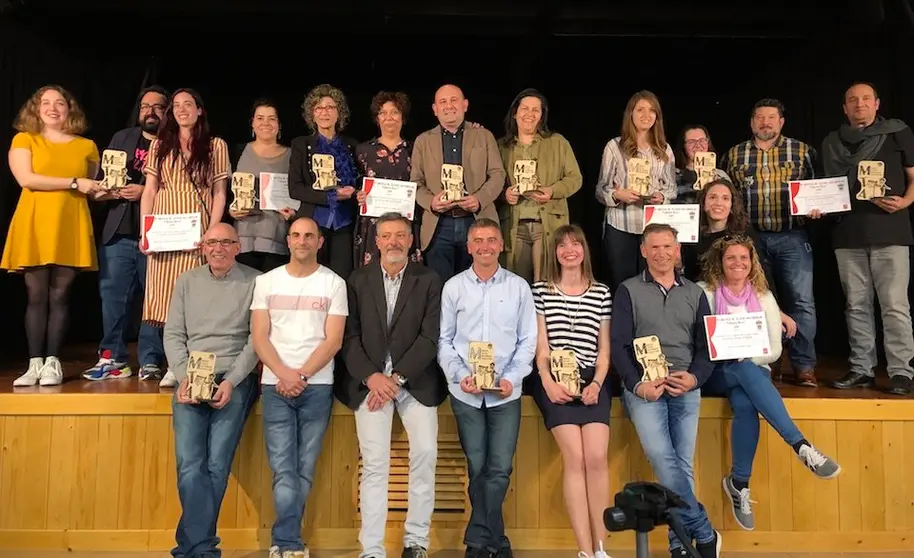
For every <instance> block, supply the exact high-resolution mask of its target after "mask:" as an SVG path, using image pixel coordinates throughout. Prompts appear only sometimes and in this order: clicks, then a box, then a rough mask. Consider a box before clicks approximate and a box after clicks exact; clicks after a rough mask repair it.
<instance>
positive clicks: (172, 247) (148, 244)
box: [143, 213, 203, 252]
mask: <svg viewBox="0 0 914 558" xmlns="http://www.w3.org/2000/svg"><path fill="white" fill-rule="evenodd" d="M200 228H201V227H200V214H199V213H173V214H169V215H146V216H145V217H144V219H143V247H144V248H145V249H146V251H147V252H181V251H184V250H192V249H194V248H197V247H198V245H199V243H200V237H201V236H202V235H203V232H202V231H201V230H200Z"/></svg>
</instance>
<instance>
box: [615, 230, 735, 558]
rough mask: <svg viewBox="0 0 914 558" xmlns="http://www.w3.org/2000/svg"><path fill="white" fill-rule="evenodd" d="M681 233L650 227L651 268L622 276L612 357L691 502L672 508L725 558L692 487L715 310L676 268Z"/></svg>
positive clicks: (649, 437) (674, 544) (656, 456)
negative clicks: (660, 370) (657, 354)
mask: <svg viewBox="0 0 914 558" xmlns="http://www.w3.org/2000/svg"><path fill="white" fill-rule="evenodd" d="M676 234H677V232H676V229H674V228H673V227H671V226H669V225H664V224H659V223H652V224H650V225H648V226H646V227H644V233H643V236H642V238H641V255H642V257H643V258H644V259H645V260H646V261H647V269H646V270H644V271H642V272H641V274H639V275H636V276H635V277H632V278H630V279H627V280H625V281H623V282H622V284H621V285H620V286H619V289H618V290H617V291H616V296H615V300H614V301H613V302H614V307H615V308H614V309H613V319H612V326H611V334H610V339H611V347H612V363H613V368H614V369H615V370H616V371H617V372H618V374H619V377H620V379H621V381H622V387H623V391H622V404H623V405H624V406H625V408H626V410H627V411H628V415H629V417H630V418H631V421H632V424H634V426H635V430H636V431H637V432H638V438H640V440H641V446H642V448H643V449H644V454H645V456H646V457H647V459H648V461H650V463H651V466H652V467H653V469H654V474H655V475H656V476H657V481H658V482H659V483H660V484H662V485H663V486H665V487H667V488H669V489H670V490H672V491H674V492H676V493H677V494H679V496H681V497H682V499H683V500H685V502H686V504H687V506H688V507H687V508H684V509H676V510H673V514H675V517H676V519H678V520H679V521H680V523H681V524H682V527H683V529H684V531H685V532H686V533H687V534H688V536H689V537H690V538H691V539H694V540H695V543H696V544H695V547H696V550H698V553H699V554H700V555H701V556H702V558H719V557H720V546H721V537H720V534H719V533H718V532H716V531H715V530H714V528H713V527H711V522H710V521H709V520H708V514H707V513H706V512H705V508H704V506H702V505H701V504H700V503H699V502H698V499H697V498H696V497H695V492H694V489H693V488H692V479H693V477H694V473H693V469H692V460H693V459H694V457H695V442H696V438H697V436H698V412H699V409H700V407H701V393H700V391H699V389H698V388H700V387H701V385H702V384H703V383H704V382H705V381H706V380H707V379H708V377H709V376H710V375H711V372H712V370H713V369H714V366H713V364H712V363H711V359H710V357H709V356H708V345H707V339H706V337H707V336H706V335H705V328H704V323H703V322H704V316H707V315H708V314H710V310H709V307H708V299H707V297H706V296H705V294H704V292H703V291H702V290H701V287H699V286H698V285H696V284H695V283H693V282H691V281H689V280H688V279H686V278H685V277H683V276H682V275H680V274H679V273H678V272H677V271H676V264H677V262H678V261H679V258H680V249H679V242H677V240H676ZM646 336H657V337H658V338H659V341H660V347H661V350H662V354H663V355H664V356H665V357H666V362H667V363H668V365H669V374H667V375H666V376H665V377H656V378H653V379H648V378H646V377H644V376H643V375H642V372H641V369H642V367H641V364H640V363H639V362H638V360H637V359H636V356H635V341H636V340H639V338H642V337H646ZM640 349H641V347H639V350H640ZM669 538H670V554H671V555H672V556H673V557H674V558H675V557H679V556H688V555H689V554H688V552H687V551H686V549H685V548H683V546H682V544H683V543H682V542H681V541H680V540H679V538H678V537H677V536H676V534H675V533H674V532H673V530H672V529H670V531H669ZM690 542H691V541H690Z"/></svg>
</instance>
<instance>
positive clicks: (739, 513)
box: [724, 475, 755, 531]
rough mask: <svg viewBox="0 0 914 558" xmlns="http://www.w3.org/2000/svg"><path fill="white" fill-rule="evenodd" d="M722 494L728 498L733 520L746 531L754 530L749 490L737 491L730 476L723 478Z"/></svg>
mask: <svg viewBox="0 0 914 558" xmlns="http://www.w3.org/2000/svg"><path fill="white" fill-rule="evenodd" d="M724 492H725V493H726V494H727V496H729V497H730V508H731V509H732V510H733V519H735V520H736V522H737V523H739V526H740V527H742V528H743V529H745V530H746V531H752V530H754V529H755V516H753V515H752V504H754V503H755V502H753V501H752V500H750V499H749V489H748V488H743V489H742V490H737V489H736V487H735V486H733V479H732V478H731V477H730V475H727V476H726V477H724Z"/></svg>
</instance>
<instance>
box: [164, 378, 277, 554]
mask: <svg viewBox="0 0 914 558" xmlns="http://www.w3.org/2000/svg"><path fill="white" fill-rule="evenodd" d="M177 385H178V379H177V378H175V373H174V372H172V371H171V368H169V369H168V371H166V372H165V375H164V376H162V381H161V382H159V387H160V388H173V387H175V386H177ZM278 558H281V557H278Z"/></svg>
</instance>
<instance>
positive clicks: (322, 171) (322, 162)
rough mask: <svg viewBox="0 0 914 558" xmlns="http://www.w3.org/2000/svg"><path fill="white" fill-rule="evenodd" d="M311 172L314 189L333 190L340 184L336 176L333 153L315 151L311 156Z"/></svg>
mask: <svg viewBox="0 0 914 558" xmlns="http://www.w3.org/2000/svg"><path fill="white" fill-rule="evenodd" d="M311 172H312V173H314V185H313V186H312V187H313V188H314V189H315V190H325V191H326V190H335V189H337V188H339V186H340V184H339V182H338V180H337V177H336V167H335V166H334V161H333V155H323V154H321V153H315V154H314V155H312V156H311Z"/></svg>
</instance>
